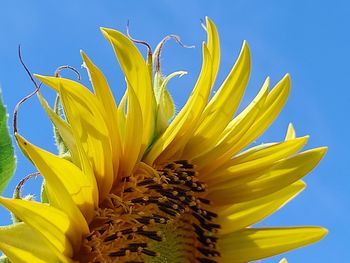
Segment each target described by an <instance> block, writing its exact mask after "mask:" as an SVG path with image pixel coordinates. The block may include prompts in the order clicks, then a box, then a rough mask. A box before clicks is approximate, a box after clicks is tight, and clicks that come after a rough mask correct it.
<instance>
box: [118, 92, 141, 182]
mask: <svg viewBox="0 0 350 263" xmlns="http://www.w3.org/2000/svg"><path fill="white" fill-rule="evenodd" d="M127 98H128V103H127V108H128V110H127V115H126V120H125V132H124V134H125V135H124V144H123V158H122V159H121V170H122V174H123V176H128V175H130V173H131V172H132V170H133V169H134V166H135V164H136V163H137V162H138V161H139V160H140V158H141V154H142V152H143V150H142V147H143V146H142V134H143V131H144V127H143V126H142V123H143V122H142V113H141V106H140V103H139V101H138V99H137V97H136V94H135V92H134V89H133V87H131V85H128V96H127Z"/></svg>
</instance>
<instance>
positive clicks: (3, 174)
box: [0, 92, 16, 194]
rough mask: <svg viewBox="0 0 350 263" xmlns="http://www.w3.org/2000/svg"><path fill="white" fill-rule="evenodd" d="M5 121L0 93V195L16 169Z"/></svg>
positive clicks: (5, 113) (5, 114)
mask: <svg viewBox="0 0 350 263" xmlns="http://www.w3.org/2000/svg"><path fill="white" fill-rule="evenodd" d="M7 119H8V115H7V112H6V108H5V106H4V105H3V102H2V98H1V92H0V194H1V193H2V192H3V191H4V190H5V188H6V186H7V184H8V183H9V181H10V179H11V177H12V176H13V173H14V171H15V168H16V157H15V153H14V148H13V145H12V141H11V137H10V134H9V130H8V126H7Z"/></svg>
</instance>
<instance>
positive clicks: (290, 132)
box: [285, 123, 296, 141]
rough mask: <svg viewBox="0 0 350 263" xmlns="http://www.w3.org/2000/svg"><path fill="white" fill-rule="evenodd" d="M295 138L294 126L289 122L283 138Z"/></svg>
mask: <svg viewBox="0 0 350 263" xmlns="http://www.w3.org/2000/svg"><path fill="white" fill-rule="evenodd" d="M295 138H296V132H295V129H294V126H293V124H292V123H289V125H288V130H287V133H286V137H285V140H286V141H288V140H292V139H295Z"/></svg>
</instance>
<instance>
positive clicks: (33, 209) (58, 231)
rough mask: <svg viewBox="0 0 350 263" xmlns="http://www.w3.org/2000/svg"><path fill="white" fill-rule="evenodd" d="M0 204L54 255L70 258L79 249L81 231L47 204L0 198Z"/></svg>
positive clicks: (63, 214)
mask: <svg viewBox="0 0 350 263" xmlns="http://www.w3.org/2000/svg"><path fill="white" fill-rule="evenodd" d="M0 204H1V205H3V206H4V207H6V208H7V209H8V210H10V211H11V212H12V213H14V214H15V215H16V216H17V217H18V218H20V219H21V220H22V221H23V222H24V223H26V224H27V225H28V226H30V227H31V228H32V229H33V230H35V231H36V232H37V233H38V234H40V236H41V237H42V238H44V239H45V240H46V241H47V242H48V244H49V245H50V247H51V249H52V251H55V253H56V255H61V254H63V255H65V256H67V257H72V256H73V250H74V249H79V247H80V243H81V239H82V234H81V229H80V228H77V227H76V226H74V224H72V221H71V219H70V218H69V217H68V216H67V215H66V214H65V213H64V212H62V211H60V210H58V209H56V208H54V207H52V206H49V205H47V204H43V203H38V202H34V201H26V200H22V199H8V198H4V197H0Z"/></svg>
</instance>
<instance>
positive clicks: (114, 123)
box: [80, 51, 121, 176]
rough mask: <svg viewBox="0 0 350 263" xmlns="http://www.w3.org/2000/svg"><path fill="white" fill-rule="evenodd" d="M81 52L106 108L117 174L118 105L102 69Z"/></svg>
mask: <svg viewBox="0 0 350 263" xmlns="http://www.w3.org/2000/svg"><path fill="white" fill-rule="evenodd" d="M80 53H81V56H82V58H83V60H84V63H85V66H86V68H87V70H88V72H89V76H90V81H91V83H92V86H93V88H94V91H95V94H96V97H97V99H98V100H99V101H100V102H101V105H102V106H103V107H104V109H105V113H106V114H105V121H106V124H107V126H108V129H109V132H110V134H111V136H110V140H111V146H112V154H113V167H114V175H115V176H117V174H118V167H119V156H120V154H121V153H120V151H121V144H120V138H119V128H118V111H117V105H116V103H115V100H114V97H113V94H112V92H111V90H110V88H109V85H108V82H107V80H106V78H105V76H104V75H103V73H102V72H101V70H100V69H99V68H98V67H96V66H95V65H94V64H93V63H92V61H91V60H90V59H89V58H88V56H87V55H86V54H85V53H84V52H83V51H81V52H80Z"/></svg>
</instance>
